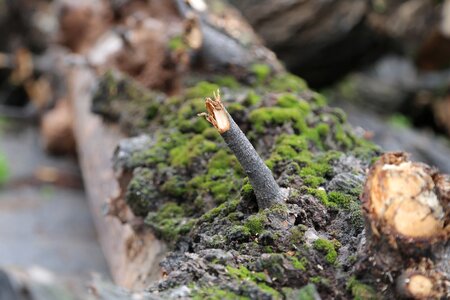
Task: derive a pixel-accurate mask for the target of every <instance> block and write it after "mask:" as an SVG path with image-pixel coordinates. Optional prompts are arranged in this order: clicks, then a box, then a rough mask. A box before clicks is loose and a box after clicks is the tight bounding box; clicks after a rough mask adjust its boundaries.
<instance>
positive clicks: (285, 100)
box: [277, 93, 311, 114]
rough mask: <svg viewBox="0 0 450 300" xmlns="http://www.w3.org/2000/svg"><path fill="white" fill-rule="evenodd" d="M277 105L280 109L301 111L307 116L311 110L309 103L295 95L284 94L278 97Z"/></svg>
mask: <svg viewBox="0 0 450 300" xmlns="http://www.w3.org/2000/svg"><path fill="white" fill-rule="evenodd" d="M277 104H278V106H280V107H284V108H292V109H299V110H301V111H302V112H303V113H305V114H307V113H308V112H309V111H310V110H311V108H310V106H309V104H308V102H306V101H304V100H300V99H298V96H297V95H295V94H293V93H284V94H281V95H280V96H279V97H278V100H277Z"/></svg>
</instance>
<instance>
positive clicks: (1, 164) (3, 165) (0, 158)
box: [0, 153, 9, 185]
mask: <svg viewBox="0 0 450 300" xmlns="http://www.w3.org/2000/svg"><path fill="white" fill-rule="evenodd" d="M8 178H9V167H8V161H7V159H6V157H5V156H4V155H3V154H2V153H0V185H1V184H4V183H6V181H8Z"/></svg>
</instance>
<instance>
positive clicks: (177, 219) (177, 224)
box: [145, 203, 195, 241]
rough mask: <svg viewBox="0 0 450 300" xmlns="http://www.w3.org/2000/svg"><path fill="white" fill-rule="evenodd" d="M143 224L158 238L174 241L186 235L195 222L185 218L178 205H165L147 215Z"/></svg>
mask: <svg viewBox="0 0 450 300" xmlns="http://www.w3.org/2000/svg"><path fill="white" fill-rule="evenodd" d="M145 223H146V224H147V225H149V226H151V227H152V228H153V229H154V230H155V232H156V234H157V235H158V236H159V237H160V238H162V239H164V240H166V241H174V240H175V239H176V238H177V237H178V235H180V234H186V233H188V232H189V231H190V230H191V228H192V226H194V224H195V220H194V219H190V218H186V217H185V215H184V209H183V208H182V207H181V206H179V205H178V204H175V203H166V204H164V205H163V206H162V207H161V208H160V209H159V210H158V211H157V212H151V213H149V214H148V215H147V218H146V219H145Z"/></svg>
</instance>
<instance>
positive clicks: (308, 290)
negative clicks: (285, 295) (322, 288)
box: [298, 284, 317, 300]
mask: <svg viewBox="0 0 450 300" xmlns="http://www.w3.org/2000/svg"><path fill="white" fill-rule="evenodd" d="M315 299H317V290H316V287H315V286H314V284H308V285H305V286H304V287H302V288H301V289H300V291H299V293H298V300H315Z"/></svg>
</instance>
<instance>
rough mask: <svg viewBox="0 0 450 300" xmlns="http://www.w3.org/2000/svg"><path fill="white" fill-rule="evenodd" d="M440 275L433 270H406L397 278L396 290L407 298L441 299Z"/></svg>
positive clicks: (441, 282)
mask: <svg viewBox="0 0 450 300" xmlns="http://www.w3.org/2000/svg"><path fill="white" fill-rule="evenodd" d="M441 277H442V276H440V275H439V274H437V273H435V272H433V271H431V272H430V271H429V272H420V271H417V270H407V271H405V272H404V273H403V274H402V275H401V276H400V277H398V278H397V292H398V293H399V295H401V296H402V297H404V298H408V299H441V298H442V297H443V296H444V294H445V292H444V285H443V280H442V278H441Z"/></svg>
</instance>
